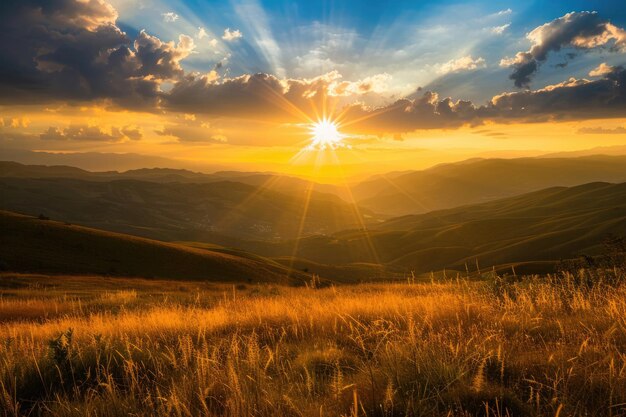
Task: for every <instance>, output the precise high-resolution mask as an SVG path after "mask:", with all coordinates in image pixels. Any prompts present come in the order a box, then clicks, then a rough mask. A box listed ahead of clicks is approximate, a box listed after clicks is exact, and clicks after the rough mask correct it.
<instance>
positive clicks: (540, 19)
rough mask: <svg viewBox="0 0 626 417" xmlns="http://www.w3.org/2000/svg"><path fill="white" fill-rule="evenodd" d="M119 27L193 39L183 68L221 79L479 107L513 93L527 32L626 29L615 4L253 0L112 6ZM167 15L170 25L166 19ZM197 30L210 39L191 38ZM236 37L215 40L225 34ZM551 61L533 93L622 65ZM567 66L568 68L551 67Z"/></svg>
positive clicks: (582, 59) (598, 56) (624, 12)
mask: <svg viewBox="0 0 626 417" xmlns="http://www.w3.org/2000/svg"><path fill="white" fill-rule="evenodd" d="M112 3H113V4H114V6H116V8H117V9H118V11H119V18H118V25H119V26H120V27H121V28H123V29H124V30H126V31H127V33H128V34H129V35H131V37H132V36H135V35H136V33H137V32H138V31H139V30H141V29H145V30H146V31H147V32H148V33H150V34H153V35H156V36H158V37H159V38H161V39H163V40H176V39H177V38H178V36H179V35H180V34H186V35H189V36H192V37H194V40H195V43H196V50H195V53H194V54H193V55H191V56H190V57H188V58H187V59H186V60H185V61H184V62H183V67H184V68H185V70H187V71H198V72H207V71H210V70H212V69H214V68H216V66H217V67H220V68H219V69H218V71H219V72H220V74H221V75H227V76H237V75H241V74H245V73H256V72H263V73H269V74H273V75H277V76H279V77H293V78H302V77H305V78H306V77H314V76H317V75H320V74H323V73H326V72H329V71H332V70H337V71H339V72H340V73H341V75H342V76H343V77H344V79H350V80H357V79H362V78H365V77H369V76H374V75H376V74H383V73H384V74H388V75H389V76H390V78H389V81H388V83H387V84H388V86H389V89H390V94H392V95H394V96H397V97H400V96H403V95H407V94H410V93H411V92H412V91H414V90H415V89H417V88H418V87H425V88H426V89H431V88H436V89H437V91H438V92H439V93H440V95H444V96H451V97H453V98H463V99H469V100H473V101H478V102H483V101H485V100H488V99H490V98H491V97H492V96H493V95H495V94H498V93H499V92H502V91H508V90H512V89H513V86H512V83H511V81H510V80H509V79H508V75H509V73H510V70H509V69H508V68H503V67H501V66H500V65H499V62H500V60H501V59H502V58H504V57H507V56H509V57H510V56H513V55H515V53H516V52H518V51H524V50H527V49H528V48H529V46H530V42H529V41H528V40H527V39H526V38H525V35H526V34H527V33H528V32H529V31H531V30H533V29H534V28H536V27H538V26H540V25H542V24H544V23H546V22H550V21H552V20H554V19H557V18H559V17H561V16H563V15H564V14H566V13H568V12H572V11H587V10H589V11H597V12H598V14H599V15H600V16H602V17H603V18H605V19H608V20H610V21H611V22H612V23H613V24H615V25H617V26H619V27H624V26H626V8H624V7H623V2H620V1H567V2H563V1H535V2H532V1H527V2H513V1H499V2H494V1H472V2H459V1H369V0H368V1H359V2H356V1H347V0H343V1H296V2H293V1H289V2H286V1H257V0H232V1H230V2H227V1H226V2H211V1H197V0H187V1H182V2H167V1H148V0H116V1H113V2H112ZM167 13H170V15H169V16H171V18H169V19H168V18H166V17H165V16H166V14H167ZM200 28H203V29H204V31H205V32H206V33H207V35H206V36H203V37H202V38H201V39H199V38H198V33H199V30H200ZM227 28H229V29H230V30H231V31H239V32H238V33H240V34H241V37H240V38H236V39H233V40H230V41H226V40H224V39H222V37H223V35H224V30H225V29H227ZM566 52H567V51H564V52H562V53H555V54H552V56H550V57H549V59H548V61H547V62H546V63H545V64H544V65H543V68H542V70H541V71H539V72H538V73H537V74H536V77H535V79H534V80H533V83H532V87H534V88H540V87H543V86H545V85H548V84H553V83H557V82H561V81H563V80H566V79H568V78H569V77H576V78H580V77H584V76H585V75H586V74H587V73H588V72H589V71H590V69H592V68H594V67H596V66H597V65H599V64H600V63H601V62H607V63H608V64H619V63H621V60H622V59H623V54H611V53H606V52H603V51H594V52H591V53H586V54H581V55H580V56H578V57H577V58H576V59H573V60H568V59H566V57H565V53H566ZM467 56H471V57H472V58H473V59H474V60H478V59H480V64H479V65H478V68H476V69H474V70H469V71H454V72H448V73H446V72H445V70H442V66H444V67H445V64H446V63H448V62H451V61H454V60H457V59H460V58H463V57H467ZM565 62H567V71H563V70H562V68H560V67H559V66H558V65H557V64H563V63H565Z"/></svg>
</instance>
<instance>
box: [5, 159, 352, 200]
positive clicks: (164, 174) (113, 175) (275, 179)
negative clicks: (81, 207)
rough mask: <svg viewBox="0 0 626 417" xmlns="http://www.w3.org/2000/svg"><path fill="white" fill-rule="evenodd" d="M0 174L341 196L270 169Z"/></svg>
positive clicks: (30, 168)
mask: <svg viewBox="0 0 626 417" xmlns="http://www.w3.org/2000/svg"><path fill="white" fill-rule="evenodd" d="M0 177H10V178H74V179H82V180H89V181H112V180H120V179H134V180H140V181H151V182H161V183H174V182H185V183H210V182H219V181H235V182H239V183H242V184H248V185H253V186H255V187H264V188H269V189H272V190H275V191H280V192H299V191H302V190H306V189H308V188H310V187H312V190H313V191H318V192H322V193H330V194H335V195H338V196H345V195H346V194H347V193H346V192H345V190H343V189H341V187H336V186H334V185H330V184H320V183H317V182H313V181H309V180H306V179H302V178H298V177H291V176H288V175H282V174H278V173H273V172H241V171H218V172H215V173H212V174H205V173H202V172H194V171H190V170H187V169H173V168H140V169H131V170H128V171H122V172H117V171H101V172H92V171H87V170H84V169H80V168H75V167H71V166H67V165H24V164H20V163H17V162H14V161H0Z"/></svg>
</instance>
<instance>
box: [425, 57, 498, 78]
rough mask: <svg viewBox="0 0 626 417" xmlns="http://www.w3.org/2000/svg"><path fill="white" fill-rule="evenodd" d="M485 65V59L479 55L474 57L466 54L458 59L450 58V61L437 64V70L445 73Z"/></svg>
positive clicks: (468, 69)
mask: <svg viewBox="0 0 626 417" xmlns="http://www.w3.org/2000/svg"><path fill="white" fill-rule="evenodd" d="M485 66H486V64H485V60H484V59H483V58H481V57H478V58H476V59H474V58H472V56H471V55H467V56H464V57H461V58H458V59H451V60H450V61H448V62H446V63H444V64H441V65H439V68H438V70H437V71H438V72H439V73H441V74H447V73H449V72H458V71H470V70H475V69H478V68H484V67H485Z"/></svg>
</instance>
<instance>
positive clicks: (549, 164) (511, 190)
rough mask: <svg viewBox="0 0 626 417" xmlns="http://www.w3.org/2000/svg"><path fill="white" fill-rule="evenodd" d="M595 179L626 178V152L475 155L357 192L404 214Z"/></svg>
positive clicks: (370, 203)
mask: <svg viewBox="0 0 626 417" xmlns="http://www.w3.org/2000/svg"><path fill="white" fill-rule="evenodd" d="M594 181H606V182H616V183H617V182H624V181H626V156H586V157H580V158H517V159H475V160H468V161H464V162H458V163H453V164H445V165H439V166H436V167H433V168H430V169H426V170H423V171H414V172H409V173H403V174H400V175H393V176H377V177H374V178H372V179H370V180H367V181H364V182H362V183H360V184H358V185H356V186H355V187H354V189H353V193H354V196H355V198H356V201H357V204H359V206H362V207H365V208H369V209H371V210H373V211H375V212H378V213H385V214H390V215H396V216H398V215H404V214H415V213H426V212H428V211H432V210H440V209H446V208H452V207H457V206H460V205H464V204H473V203H481V202H486V201H491V200H496V199H499V198H504V197H510V196H514V195H518V194H522V193H527V192H530V191H536V190H540V189H543V188H548V187H554V186H574V185H579V184H585V183H590V182H594Z"/></svg>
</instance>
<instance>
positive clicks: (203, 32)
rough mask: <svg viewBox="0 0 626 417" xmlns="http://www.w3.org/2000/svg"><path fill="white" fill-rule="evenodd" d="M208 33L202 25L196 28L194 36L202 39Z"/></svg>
mask: <svg viewBox="0 0 626 417" xmlns="http://www.w3.org/2000/svg"><path fill="white" fill-rule="evenodd" d="M207 36H209V35H208V33H206V29H205V28H203V27H199V28H198V33H197V34H196V38H198V39H204V38H206V37H207Z"/></svg>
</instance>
